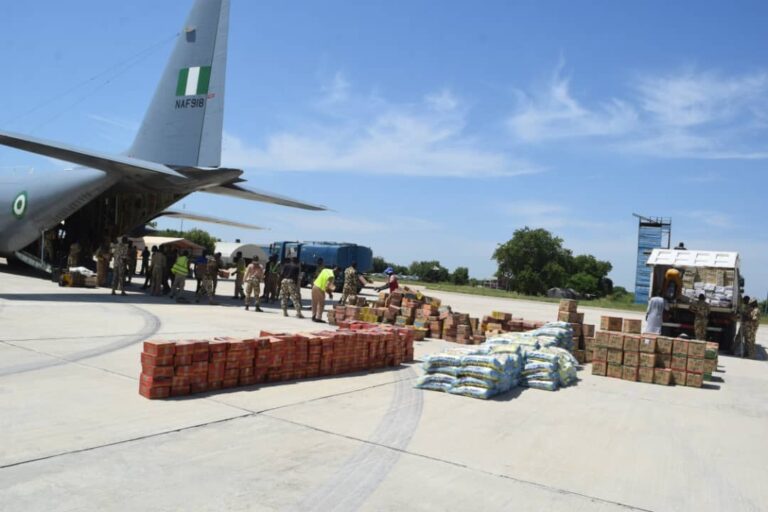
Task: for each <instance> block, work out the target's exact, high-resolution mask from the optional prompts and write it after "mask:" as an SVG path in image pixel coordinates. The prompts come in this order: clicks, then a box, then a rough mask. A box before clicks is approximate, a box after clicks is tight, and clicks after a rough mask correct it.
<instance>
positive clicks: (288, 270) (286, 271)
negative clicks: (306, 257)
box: [280, 258, 304, 318]
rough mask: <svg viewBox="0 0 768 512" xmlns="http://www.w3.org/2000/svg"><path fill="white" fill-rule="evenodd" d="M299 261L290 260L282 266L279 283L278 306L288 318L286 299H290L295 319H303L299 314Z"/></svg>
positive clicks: (295, 259)
mask: <svg viewBox="0 0 768 512" xmlns="http://www.w3.org/2000/svg"><path fill="white" fill-rule="evenodd" d="M300 273H301V267H299V259H298V258H292V259H291V260H290V261H289V262H288V263H286V264H285V265H283V271H282V273H281V277H282V280H281V281H280V306H281V307H282V308H283V316H288V298H289V297H290V298H291V301H292V302H293V307H294V308H296V318H304V315H302V314H301V294H300V293H299V275H300Z"/></svg>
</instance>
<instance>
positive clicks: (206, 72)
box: [0, 0, 325, 270]
mask: <svg viewBox="0 0 768 512" xmlns="http://www.w3.org/2000/svg"><path fill="white" fill-rule="evenodd" d="M228 25H229V0H196V1H195V3H194V5H193V7H192V10H191V12H190V13H189V16H188V18H187V21H186V24H185V25H184V27H183V29H182V31H181V32H180V34H179V35H178V40H177V41H176V44H175V47H174V50H173V52H172V54H171V57H170V60H169V61H168V64H167V65H166V68H165V71H164V72H163V74H162V77H161V79H160V83H159V85H158V86H157V89H156V91H155V95H154V97H153V99H152V102H151V103H150V106H149V109H148V110H147V112H146V114H145V117H144V119H143V121H142V124H141V126H140V128H139V131H138V133H137V134H136V138H135V140H134V141H133V144H132V145H131V147H130V148H129V149H128V150H127V151H126V152H125V153H123V154H120V155H114V154H106V153H101V152H98V151H91V150H88V149H82V148H79V147H74V146H70V145H68V144H60V143H57V142H53V141H49V140H42V139H38V138H35V137H29V136H25V135H19V134H14V133H8V132H5V131H2V130H0V144H3V145H5V146H10V147H12V148H16V149H19V150H23V151H29V152H31V153H36V154H39V155H44V156H47V157H51V158H54V159H58V160H63V161H66V162H70V163H72V164H75V168H73V169H68V170H62V171H59V172H54V173H45V175H44V176H40V175H35V174H34V172H32V173H25V174H24V173H22V174H19V173H12V172H10V171H4V172H3V177H2V179H0V255H2V256H6V257H8V258H9V259H11V260H13V259H16V260H21V261H23V262H25V263H27V264H29V265H33V266H36V267H38V268H42V269H45V270H50V268H51V263H52V262H51V261H50V260H51V259H54V258H55V256H54V254H56V252H54V251H52V250H51V247H52V245H56V246H58V247H59V248H60V249H61V250H63V251H66V248H67V247H69V245H70V244H72V243H75V242H77V243H79V244H80V245H81V247H82V254H83V255H84V256H86V257H87V255H90V254H93V253H94V252H95V250H96V249H97V248H98V247H99V246H100V245H101V244H104V243H108V242H110V241H114V240H115V239H116V238H117V237H118V236H121V235H124V234H128V233H131V232H133V231H135V230H137V229H142V228H143V227H144V226H145V225H146V223H148V222H150V221H152V220H154V219H156V218H158V217H161V216H175V217H182V218H191V219H194V220H198V221H200V220H202V221H206V222H213V223H219V224H228V225H235V226H240V227H252V228H256V226H250V225H248V224H243V223H239V222H231V221H228V220H226V219H221V218H217V217H211V216H207V215H201V214H196V213H189V212H184V211H179V210H169V209H168V208H169V207H170V206H171V205H173V204H174V203H177V202H178V201H179V200H180V199H182V198H184V197H185V196H187V195H189V194H191V193H193V192H208V193H211V194H221V195H227V196H234V197H239V198H241V199H249V200H254V201H262V202H267V203H272V204H278V205H283V206H290V207H294V208H302V209H305V210H325V208H324V207H323V206H316V205H312V204H307V203H303V202H300V201H297V200H294V199H289V198H287V197H281V196H278V195H274V194H270V193H268V192H260V191H256V190H252V189H249V188H246V187H245V186H243V185H242V183H243V182H244V181H245V180H243V179H242V178H241V177H240V176H241V175H242V174H243V171H242V170H240V169H230V168H226V167H221V166H220V163H221V142H222V125H223V121H224V81H225V74H226V73H225V72H226V64H227V34H228ZM61 250H60V251H59V253H60V252H61Z"/></svg>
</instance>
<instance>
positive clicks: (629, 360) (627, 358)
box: [622, 351, 640, 366]
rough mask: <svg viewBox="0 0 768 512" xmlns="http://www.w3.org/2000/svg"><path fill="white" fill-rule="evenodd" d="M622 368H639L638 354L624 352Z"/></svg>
mask: <svg viewBox="0 0 768 512" xmlns="http://www.w3.org/2000/svg"><path fill="white" fill-rule="evenodd" d="M622 364H623V365H624V366H640V352H632V351H627V352H624V362H623V363H622Z"/></svg>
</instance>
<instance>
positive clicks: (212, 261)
mask: <svg viewBox="0 0 768 512" xmlns="http://www.w3.org/2000/svg"><path fill="white" fill-rule="evenodd" d="M218 275H219V264H218V262H217V261H216V258H215V257H214V256H206V257H205V273H204V274H203V280H202V282H201V283H200V288H199V289H198V290H197V294H196V297H195V302H200V296H202V295H207V296H208V303H209V304H215V302H214V300H213V296H214V293H215V291H214V279H215V278H216V277H217V276H218Z"/></svg>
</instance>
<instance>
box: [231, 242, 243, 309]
mask: <svg viewBox="0 0 768 512" xmlns="http://www.w3.org/2000/svg"><path fill="white" fill-rule="evenodd" d="M233 263H234V264H235V296H234V297H233V299H235V300H237V299H244V298H245V292H244V291H243V277H244V276H245V258H243V252H242V251H237V254H236V255H235V258H234V260H233Z"/></svg>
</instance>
